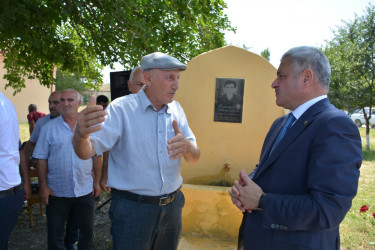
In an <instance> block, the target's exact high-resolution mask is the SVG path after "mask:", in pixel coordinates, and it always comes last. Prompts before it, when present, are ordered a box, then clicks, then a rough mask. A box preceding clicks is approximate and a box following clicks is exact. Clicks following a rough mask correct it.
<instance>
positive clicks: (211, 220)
mask: <svg viewBox="0 0 375 250" xmlns="http://www.w3.org/2000/svg"><path fill="white" fill-rule="evenodd" d="M228 190H229V188H228V187H212V186H201V185H189V184H184V185H183V187H182V192H183V193H184V195H185V206H184V208H183V210H182V232H183V234H185V235H199V236H207V237H211V238H220V239H231V240H235V239H236V238H237V236H238V229H239V226H240V224H241V220H242V213H241V212H240V211H239V210H238V209H237V208H236V207H235V206H234V205H233V204H232V201H231V199H230V196H229V194H228Z"/></svg>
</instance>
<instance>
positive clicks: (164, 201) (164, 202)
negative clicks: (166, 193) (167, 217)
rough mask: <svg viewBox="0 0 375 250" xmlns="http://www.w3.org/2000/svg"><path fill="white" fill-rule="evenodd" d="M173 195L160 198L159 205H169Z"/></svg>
mask: <svg viewBox="0 0 375 250" xmlns="http://www.w3.org/2000/svg"><path fill="white" fill-rule="evenodd" d="M170 199H171V197H162V198H160V199H159V206H165V205H168V204H169V203H171V202H170Z"/></svg>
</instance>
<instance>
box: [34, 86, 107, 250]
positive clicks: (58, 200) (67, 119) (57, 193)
mask: <svg viewBox="0 0 375 250" xmlns="http://www.w3.org/2000/svg"><path fill="white" fill-rule="evenodd" d="M60 103H61V106H62V114H61V116H59V117H57V118H55V119H53V121H50V122H48V123H47V124H46V125H44V127H43V129H42V130H41V134H40V136H39V139H38V142H37V144H36V147H35V150H34V154H33V157H34V158H36V159H38V161H37V166H38V167H37V172H38V178H39V185H40V196H41V199H42V201H43V202H44V203H45V204H46V215H47V229H48V249H65V243H64V226H65V223H66V220H67V218H68V216H69V214H70V213H71V211H72V210H73V211H74V213H75V214H76V216H77V221H78V228H79V239H78V249H91V247H92V241H93V227H94V197H97V196H98V195H99V194H100V187H99V180H100V171H101V158H100V157H93V158H90V159H87V160H81V159H80V158H78V156H77V155H76V154H75V153H74V150H73V148H72V143H71V141H72V136H73V130H74V128H75V126H76V123H77V116H78V107H79V106H80V105H81V100H80V95H79V93H78V92H77V91H75V90H73V89H67V90H64V91H62V92H61V96H60ZM92 170H93V171H92ZM92 172H93V173H94V177H93V173H92Z"/></svg>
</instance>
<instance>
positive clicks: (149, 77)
mask: <svg viewBox="0 0 375 250" xmlns="http://www.w3.org/2000/svg"><path fill="white" fill-rule="evenodd" d="M143 77H144V78H145V82H146V85H150V84H151V78H152V74H151V72H150V71H146V72H145V73H144V74H143Z"/></svg>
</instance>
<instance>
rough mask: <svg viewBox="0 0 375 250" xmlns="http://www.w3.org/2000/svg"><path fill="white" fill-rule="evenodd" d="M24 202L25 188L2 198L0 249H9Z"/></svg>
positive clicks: (0, 200) (0, 205) (0, 202)
mask: <svg viewBox="0 0 375 250" xmlns="http://www.w3.org/2000/svg"><path fill="white" fill-rule="evenodd" d="M23 200H24V191H23V188H21V189H19V190H18V191H16V192H15V193H12V194H9V195H7V196H5V197H1V198H0V249H1V250H6V249H8V240H9V237H10V235H11V233H12V231H13V229H14V226H15V225H16V222H17V219H18V216H19V214H20V212H21V210H22V206H23Z"/></svg>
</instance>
